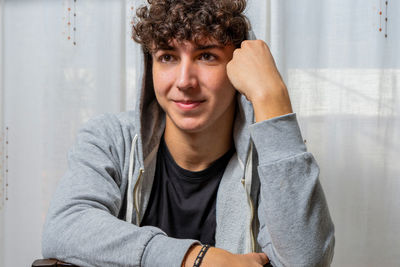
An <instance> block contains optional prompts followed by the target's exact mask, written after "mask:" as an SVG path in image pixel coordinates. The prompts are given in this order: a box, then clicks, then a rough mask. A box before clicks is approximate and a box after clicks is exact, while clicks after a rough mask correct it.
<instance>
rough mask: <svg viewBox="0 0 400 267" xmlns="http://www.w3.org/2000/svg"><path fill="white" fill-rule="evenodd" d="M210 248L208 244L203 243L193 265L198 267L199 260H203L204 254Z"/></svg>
mask: <svg viewBox="0 0 400 267" xmlns="http://www.w3.org/2000/svg"><path fill="white" fill-rule="evenodd" d="M209 248H210V245H203V246H202V247H201V249H200V252H199V255H197V258H196V260H195V261H194V265H193V267H200V264H201V262H202V261H203V258H204V255H206V252H207V250H208V249H209Z"/></svg>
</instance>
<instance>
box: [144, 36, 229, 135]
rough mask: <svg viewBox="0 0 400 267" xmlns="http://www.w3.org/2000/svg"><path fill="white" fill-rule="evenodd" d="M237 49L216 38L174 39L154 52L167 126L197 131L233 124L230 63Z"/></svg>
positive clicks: (159, 97) (156, 85)
mask: <svg viewBox="0 0 400 267" xmlns="http://www.w3.org/2000/svg"><path fill="white" fill-rule="evenodd" d="M234 49H235V48H234V46H232V45H227V46H223V45H221V44H219V43H218V42H216V41H206V42H203V43H200V44H195V43H194V42H190V41H184V42H182V43H178V42H177V41H174V40H173V41H172V42H171V43H170V47H167V48H164V49H159V50H156V51H154V52H153V53H152V58H153V82H154V90H155V94H156V97H157V101H158V103H159V104H160V106H161V107H162V108H163V110H164V111H165V113H166V114H167V126H171V127H176V128H177V129H178V130H180V131H184V132H190V133H194V132H202V131H207V130H216V129H219V128H218V127H224V126H225V125H227V126H228V125H230V123H231V121H232V118H233V113H234V110H235V101H234V96H235V92H236V90H235V89H234V88H233V86H232V84H231V83H230V81H229V79H228V76H227V73H226V65H227V63H228V62H229V61H230V60H231V59H232V55H233V51H234ZM168 124H170V125H168Z"/></svg>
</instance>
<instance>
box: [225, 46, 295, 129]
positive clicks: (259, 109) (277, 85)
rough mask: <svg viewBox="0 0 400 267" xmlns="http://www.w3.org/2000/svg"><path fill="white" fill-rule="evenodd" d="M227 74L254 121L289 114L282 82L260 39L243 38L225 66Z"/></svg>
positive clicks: (290, 108)
mask: <svg viewBox="0 0 400 267" xmlns="http://www.w3.org/2000/svg"><path fill="white" fill-rule="evenodd" d="M227 74H228V77H229V80H230V81H231V83H232V85H233V86H234V87H235V88H236V89H237V90H238V91H239V92H240V93H242V94H243V95H245V96H246V98H247V99H248V100H249V101H250V102H251V103H252V104H253V108H254V114H255V118H256V121H257V122H259V121H263V120H266V119H270V118H273V117H277V116H281V115H285V114H288V113H292V106H291V103H290V98H289V94H288V91H287V88H286V85H285V83H284V82H283V80H282V77H281V75H280V74H279V71H278V69H277V68H276V65H275V61H274V58H273V57H272V55H271V52H270V50H269V48H268V45H267V44H266V43H265V42H264V41H261V40H246V41H243V42H242V45H241V48H238V49H236V50H235V51H234V53H233V58H232V60H231V61H230V62H229V63H228V65H227Z"/></svg>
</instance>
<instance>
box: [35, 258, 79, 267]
mask: <svg viewBox="0 0 400 267" xmlns="http://www.w3.org/2000/svg"><path fill="white" fill-rule="evenodd" d="M67 266H68V267H78V266H76V265H73V264H71V263H66V262H63V261H59V260H56V259H40V260H35V261H34V262H33V263H32V267H67Z"/></svg>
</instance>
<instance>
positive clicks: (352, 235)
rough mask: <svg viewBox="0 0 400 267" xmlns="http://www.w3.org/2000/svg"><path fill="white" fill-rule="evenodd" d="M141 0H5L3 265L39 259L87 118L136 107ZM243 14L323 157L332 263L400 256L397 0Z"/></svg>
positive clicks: (292, 5) (272, 4)
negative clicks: (47, 220)
mask: <svg viewBox="0 0 400 267" xmlns="http://www.w3.org/2000/svg"><path fill="white" fill-rule="evenodd" d="M143 2H144V0H107V1H102V0H85V1H83V0H76V1H74V0H59V1H52V0H34V1H32V0H0V3H1V5H0V22H1V28H0V41H1V42H0V45H1V50H0V62H1V72H0V81H1V83H0V103H1V108H0V126H1V133H2V134H1V138H0V140H1V146H0V147H1V151H0V155H1V158H2V161H1V164H0V175H1V176H0V185H1V192H0V195H1V202H0V266H5V267H13V266H29V264H31V262H32V261H33V260H34V259H35V258H40V257H41V255H40V251H41V246H40V239H41V232H42V225H43V222H44V217H45V214H46V211H47V208H48V204H49V200H50V198H51V195H52V193H53V192H54V188H55V185H56V183H57V181H58V179H59V178H60V177H61V176H62V175H63V173H64V172H65V169H66V167H67V166H66V153H67V151H68V149H69V148H70V147H71V145H72V143H73V141H74V138H75V135H76V132H77V130H78V129H79V127H80V126H81V125H82V123H84V122H85V121H86V120H87V119H88V118H90V117H92V116H94V115H96V114H100V113H104V112H119V111H123V110H127V109H132V108H133V102H134V99H135V89H136V88H137V86H138V83H140V73H141V71H142V70H141V69H139V68H138V66H139V64H140V62H139V61H140V59H139V56H138V55H139V53H140V48H139V47H138V46H137V45H136V44H135V43H134V42H133V41H132V40H131V39H130V25H131V24H130V23H131V19H132V17H133V14H134V9H135V8H136V7H137V6H138V5H140V4H142V3H143ZM379 12H382V15H380V14H379ZM74 14H76V16H74ZM247 14H248V15H249V17H250V19H251V22H252V24H253V29H254V31H255V33H256V35H257V36H258V37H259V38H260V39H264V40H266V41H267V43H268V44H269V45H270V48H271V50H272V52H273V55H274V57H275V59H276V62H277V65H278V67H279V69H280V71H281V73H282V75H283V77H284V79H285V81H286V83H287V85H288V88H289V91H290V95H291V98H292V103H293V108H294V110H295V111H296V112H297V113H298V117H299V121H300V126H301V128H302V132H303V136H304V138H305V139H306V140H307V144H308V149H309V150H310V151H311V152H313V154H314V155H315V157H316V158H317V161H318V162H319V164H320V167H321V182H322V185H323V187H324V190H325V193H326V196H327V200H328V204H329V207H330V210H331V215H332V218H333V220H334V223H335V227H336V239H337V241H336V249H335V257H334V262H333V266H378V265H383V266H398V265H399V263H400V253H399V252H398V251H399V248H400V234H398V232H397V228H398V227H399V226H400V209H399V208H398V207H400V194H396V193H397V192H400V167H399V164H397V162H396V156H397V157H398V156H399V149H400V141H399V140H398V138H397V137H398V136H400V120H399V109H400V104H399V103H400V102H399V100H400V92H399V91H400V85H399V78H400V54H399V53H400V52H399V51H398V48H399V47H400V35H399V33H400V29H399V27H398V26H399V25H400V21H399V20H400V3H399V1H397V0H389V1H388V6H387V8H386V4H385V1H384V0H358V1H357V0H352V1H349V0H335V1H333V0H324V1H320V0H300V1H299V0H284V1H278V0H249V6H248V11H247ZM386 17H387V18H388V21H387V22H386V21H385V18H386ZM74 28H75V30H74ZM379 28H381V29H382V30H381V31H379ZM385 34H387V37H385ZM68 37H69V38H68ZM74 42H75V44H74Z"/></svg>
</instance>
